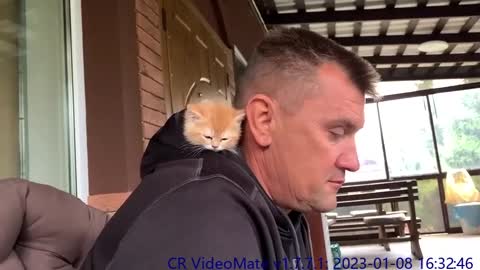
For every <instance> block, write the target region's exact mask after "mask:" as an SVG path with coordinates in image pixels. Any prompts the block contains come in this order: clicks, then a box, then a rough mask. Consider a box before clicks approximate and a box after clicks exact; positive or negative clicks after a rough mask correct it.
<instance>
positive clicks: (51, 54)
mask: <svg viewBox="0 0 480 270" xmlns="http://www.w3.org/2000/svg"><path fill="white" fill-rule="evenodd" d="M67 11H68V1H62V0H51V1H48V3H47V2H44V1H37V0H19V1H13V0H11V1H7V2H6V3H4V4H2V13H1V14H0V34H1V36H2V39H0V70H1V72H0V89H2V91H1V92H0V101H1V105H0V108H1V109H0V110H1V113H0V127H1V128H0V138H1V139H0V149H2V151H0V178H5V177H22V178H26V179H28V180H31V181H35V182H40V183H45V184H49V185H52V186H54V187H57V188H59V189H61V190H64V191H66V192H73V190H74V188H73V179H74V177H73V174H74V171H73V166H72V164H73V162H74V160H73V158H72V153H74V149H72V145H73V144H72V143H71V142H72V140H73V132H72V130H73V127H72V123H73V121H72V109H71V106H70V104H71V102H72V100H71V96H72V94H71V89H72V87H70V66H69V59H70V55H69V42H68V33H69V31H68V29H69V23H68V17H67V15H68V14H69V13H68V12H67ZM4 37H5V38H4Z"/></svg>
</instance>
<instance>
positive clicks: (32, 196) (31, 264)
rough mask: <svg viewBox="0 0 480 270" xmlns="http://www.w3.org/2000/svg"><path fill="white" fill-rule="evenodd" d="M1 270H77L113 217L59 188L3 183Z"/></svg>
mask: <svg viewBox="0 0 480 270" xmlns="http://www.w3.org/2000/svg"><path fill="white" fill-rule="evenodd" d="M0 198H1V203H0V224H1V226H0V270H7V269H8V270H17V269H18V270H20V269H25V270H30V269H32V270H33V269H35V270H47V269H49V270H50V269H61V270H67V269H78V268H79V267H80V266H81V263H82V262H83V260H84V258H85V257H86V255H87V254H88V252H89V250H90V249H91V247H92V246H93V243H94V242H95V240H96V238H97V237H98V235H99V233H100V232H101V230H102V229H103V227H104V226H105V225H106V223H107V222H108V215H107V214H106V213H104V212H102V211H100V210H97V209H95V208H92V207H90V206H88V205H86V204H85V203H83V202H82V201H81V200H79V199H78V198H76V197H75V196H73V195H71V194H68V193H66V192H63V191H61V190H58V189H56V188H54V187H51V186H48V185H43V184H38V183H34V182H30V181H27V180H24V179H4V180H0Z"/></svg>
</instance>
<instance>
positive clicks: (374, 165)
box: [345, 104, 386, 182]
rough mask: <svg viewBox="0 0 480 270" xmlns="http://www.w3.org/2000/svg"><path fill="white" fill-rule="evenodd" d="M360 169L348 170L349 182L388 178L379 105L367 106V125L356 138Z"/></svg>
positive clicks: (347, 178) (347, 179) (346, 176)
mask: <svg viewBox="0 0 480 270" xmlns="http://www.w3.org/2000/svg"><path fill="white" fill-rule="evenodd" d="M355 141H356V145H357V152H358V159H359V162H360V169H359V170H358V171H356V172H347V173H346V175H345V178H346V179H345V180H346V181H347V182H354V181H366V180H380V179H386V173H385V161H384V158H383V150H382V138H381V135H380V125H379V121H378V113H377V105H376V104H367V105H366V106H365V125H364V127H363V129H361V130H360V131H359V132H358V133H357V136H356V138H355Z"/></svg>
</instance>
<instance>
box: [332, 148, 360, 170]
mask: <svg viewBox="0 0 480 270" xmlns="http://www.w3.org/2000/svg"><path fill="white" fill-rule="evenodd" d="M336 166H337V167H338V168H340V169H343V170H347V171H351V172H356V171H358V170H359V169H360V162H359V161H358V154H357V148H356V147H355V146H353V147H351V148H350V149H349V150H348V151H346V152H344V153H342V154H340V156H339V157H338V158H337V162H336Z"/></svg>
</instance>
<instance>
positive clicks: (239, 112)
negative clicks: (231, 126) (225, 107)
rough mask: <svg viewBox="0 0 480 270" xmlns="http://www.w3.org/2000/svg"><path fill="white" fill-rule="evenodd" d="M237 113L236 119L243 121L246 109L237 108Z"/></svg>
mask: <svg viewBox="0 0 480 270" xmlns="http://www.w3.org/2000/svg"><path fill="white" fill-rule="evenodd" d="M236 112H237V115H236V116H235V121H237V122H239V123H240V122H242V121H243V119H244V118H245V111H244V110H237V111H236Z"/></svg>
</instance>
